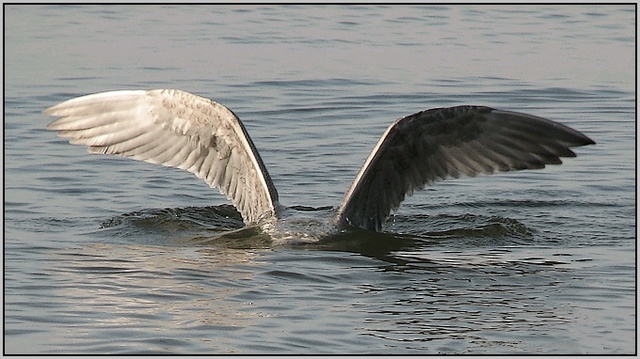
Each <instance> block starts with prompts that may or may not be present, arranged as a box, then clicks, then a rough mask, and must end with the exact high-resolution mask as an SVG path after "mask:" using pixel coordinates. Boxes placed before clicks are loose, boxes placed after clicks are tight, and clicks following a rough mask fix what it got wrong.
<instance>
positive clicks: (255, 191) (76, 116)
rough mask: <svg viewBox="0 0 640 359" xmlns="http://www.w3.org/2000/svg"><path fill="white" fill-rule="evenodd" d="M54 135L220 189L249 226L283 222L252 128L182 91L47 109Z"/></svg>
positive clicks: (111, 95)
mask: <svg viewBox="0 0 640 359" xmlns="http://www.w3.org/2000/svg"><path fill="white" fill-rule="evenodd" d="M45 113H46V114H49V115H53V116H59V117H61V118H59V119H57V120H56V121H54V122H52V123H51V124H49V126H48V127H47V128H48V129H50V130H55V131H58V133H59V135H60V136H62V137H66V138H69V142H70V143H72V144H78V145H85V146H88V150H89V152H91V153H103V154H113V155H117V156H123V157H128V158H132V159H136V160H139V161H144V162H149V163H155V164H161V165H164V166H169V167H175V168H180V169H184V170H187V171H189V172H191V173H194V174H195V175H196V176H197V177H198V178H201V179H203V180H204V181H205V182H207V184H209V186H211V187H218V188H219V189H220V192H221V193H222V194H224V195H226V196H227V197H228V198H229V199H230V200H231V202H232V203H233V204H234V205H235V206H236V208H237V209H238V211H239V212H240V213H241V214H242V217H243V218H244V220H245V222H246V223H255V222H257V221H258V220H259V219H261V218H262V217H264V216H268V215H275V212H276V207H277V206H278V193H277V191H276V189H275V187H274V186H273V183H272V181H271V178H270V176H269V173H268V172H267V171H266V168H265V166H264V163H263V162H262V159H261V158H260V156H259V154H258V152H257V151H256V149H255V146H254V144H253V142H252V141H251V138H250V137H249V135H248V133H247V132H246V129H245V128H244V125H243V124H242V122H241V121H240V119H238V117H237V116H236V115H235V114H234V113H233V112H232V111H231V110H229V109H228V108H226V107H224V106H222V105H221V104H218V103H216V102H214V101H211V100H208V99H205V98H202V97H199V96H196V95H193V94H190V93H188V92H184V91H180V90H150V91H110V92H102V93H98V94H93V95H87V96H82V97H77V98H74V99H71V100H68V101H65V102H63V103H61V104H58V105H55V106H53V107H50V108H48V109H47V110H45Z"/></svg>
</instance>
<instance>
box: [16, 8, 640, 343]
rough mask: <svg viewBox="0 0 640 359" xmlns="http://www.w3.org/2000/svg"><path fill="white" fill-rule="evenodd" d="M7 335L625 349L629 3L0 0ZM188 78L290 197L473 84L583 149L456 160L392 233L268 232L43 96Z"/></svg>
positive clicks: (333, 201) (467, 100) (459, 100)
mask: <svg viewBox="0 0 640 359" xmlns="http://www.w3.org/2000/svg"><path fill="white" fill-rule="evenodd" d="M5 21H6V22H5V73H4V74H5V94H4V96H5V98H4V99H5V118H4V121H5V122H4V161H5V162H4V165H5V167H4V169H5V172H4V179H5V182H4V196H5V197H4V210H5V211H4V215H5V219H4V235H5V241H4V304H5V305H4V351H5V353H7V354H9V353H33V354H53V353H56V354H58V353H61V354H68V353H80V354H99V353H117V354H122V353H124V354H135V353H144V354H153V353H161V354H165V353H167V354H168V353H182V354H189V353H208V354H221V353H265V354H270V353H276V354H283V353H284V354H287V353H289V354H301V353H319V354H321V353H345V354H346V353H358V354H363V353H393V354H436V353H447V354H500V353H514V354H526V353H544V354H559V353H567V354H584V353H598V354H629V353H635V352H636V286H635V284H636V259H635V251H636V224H635V221H636V210H635V201H636V186H635V136H636V132H635V116H636V113H635V98H636V97H635V96H636V95H635V79H636V78H635V72H634V71H635V41H636V39H635V6H634V5H629V6H584V5H582V6H498V7H497V6H424V7H409V6H397V7H396V6H382V7H379V6H349V7H343V6H330V7H323V6H288V7H271V6H264V7H263V6H260V7H258V6H240V7H219V6H215V7H209V6H206V7H176V6H154V7H151V6H143V7H137V6H133V7H132V6H126V7H124V6H5ZM148 88H180V89H184V90H187V91H190V92H193V93H196V94H199V95H202V96H205V97H208V98H212V99H215V100H216V101H219V102H221V103H223V104H225V105H227V106H228V107H230V108H231V109H233V110H234V111H235V112H236V113H237V114H238V115H239V116H240V118H241V119H243V121H244V123H245V125H246V127H247V129H248V131H249V133H250V134H251V136H252V138H253V141H254V142H255V144H256V147H257V148H258V149H259V151H260V154H261V156H262V158H263V160H264V162H265V164H266V166H267V168H268V169H269V171H270V173H271V176H272V178H273V180H274V183H275V185H276V186H277V188H278V190H279V193H280V198H281V202H282V203H283V204H284V205H288V206H293V205H302V206H308V207H313V208H318V210H315V211H308V213H309V214H310V215H318V216H322V215H325V214H326V213H328V211H327V210H326V209H324V208H323V207H326V206H335V205H338V204H339V203H340V200H341V199H342V196H343V194H344V192H345V191H346V190H347V188H348V187H349V185H350V183H351V181H352V180H353V178H354V177H355V175H356V173H357V171H358V169H359V167H360V166H361V164H362V163H363V161H364V160H365V158H366V157H367V155H368V153H369V151H370V150H371V148H372V147H373V145H374V144H375V143H376V141H377V140H378V138H379V136H380V135H381V134H382V133H383V132H384V130H385V129H386V127H387V126H388V125H389V124H390V123H391V122H392V121H393V120H395V119H396V118H398V117H401V116H404V115H408V114H411V113H414V112H417V111H420V110H424V109H428V108H432V107H440V106H450V105H459V104H482V105H488V106H492V107H496V108H500V109H505V110H514V111H522V112H526V113H531V114H534V115H538V116H543V117H547V118H550V119H553V120H556V121H559V122H562V123H564V124H566V125H569V126H571V127H574V128H576V129H578V130H580V131H582V132H584V133H585V134H587V135H588V136H590V137H591V138H593V139H594V140H595V141H596V142H597V145H595V146H588V147H583V148H578V149H576V152H577V154H578V157H577V158H572V159H566V160H565V161H564V164H563V165H561V166H549V167H547V168H546V169H544V170H538V171H523V172H517V173H508V174H500V175H494V176H484V177H482V176H481V177H476V178H471V179H468V178H467V179H459V180H452V181H446V182H441V183H438V184H436V185H435V186H433V187H429V188H426V189H425V190H424V191H421V192H417V193H415V195H414V196H413V197H410V198H409V199H408V200H407V201H406V202H405V203H404V204H403V205H402V206H401V207H400V209H399V210H398V212H397V213H396V214H395V215H394V216H393V217H392V218H391V219H390V221H389V223H388V224H387V225H386V227H385V228H384V233H380V234H375V233H369V232H356V233H347V234H344V235H341V236H336V237H333V238H329V239H326V240H324V241H321V242H319V243H315V244H305V245H286V244H285V245H276V244H273V243H272V242H271V241H270V240H269V238H268V237H267V236H266V235H264V234H262V233H260V232H258V231H255V230H240V228H242V221H241V219H240V217H239V215H238V214H237V213H236V212H235V211H234V210H233V208H232V207H230V206H229V203H228V201H227V200H226V199H225V198H224V197H223V196H221V195H220V194H219V193H218V192H217V191H216V190H212V189H210V188H209V187H208V186H207V185H206V184H204V183H203V182H201V181H200V180H198V179H197V178H196V177H195V176H193V175H192V174H189V173H186V172H184V173H183V172H182V171H180V170H174V169H171V168H164V167H160V166H154V165H150V164H145V163H138V162H135V161H132V160H128V159H122V158H115V157H108V156H97V155H89V154H87V153H86V150H85V149H84V148H82V147H79V146H71V145H69V144H67V143H66V142H65V141H64V140H63V139H60V138H58V137H56V134H55V133H53V132H51V131H47V130H46V129H45V126H46V125H47V124H48V123H49V122H50V121H51V120H52V118H48V117H47V116H44V115H43V114H42V113H41V111H42V110H43V109H44V108H46V107H48V106H51V105H53V104H55V103H58V102H60V101H63V100H66V99H68V98H71V97H75V96H80V95H84V94H88V93H94V92H100V91H107V90H115V89H148Z"/></svg>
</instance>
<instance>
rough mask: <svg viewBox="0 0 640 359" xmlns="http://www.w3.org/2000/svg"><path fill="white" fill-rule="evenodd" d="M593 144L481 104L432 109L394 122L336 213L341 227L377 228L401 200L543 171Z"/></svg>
mask: <svg viewBox="0 0 640 359" xmlns="http://www.w3.org/2000/svg"><path fill="white" fill-rule="evenodd" d="M593 143H595V142H593V141H592V140H591V139H589V138H588V137H586V136H585V135H583V134H582V133H580V132H578V131H575V130H573V129H571V128H569V127H567V126H564V125H561V124H559V123H556V122H553V121H550V120H547V119H544V118H541V117H536V116H532V115H527V114H522V113H517V112H509V111H500V110H494V109H492V108H489V107H480V106H457V107H450V108H438V109H431V110H426V111H422V112H418V113H416V114H413V115H410V116H407V117H404V118H401V119H399V120H397V121H396V122H394V123H393V124H391V126H389V128H387V130H386V131H385V133H384V134H383V135H382V137H381V138H380V140H379V141H378V143H377V144H376V146H375V147H374V149H373V151H372V152H371V154H370V155H369V157H368V158H367V160H366V161H365V163H364V165H363V166H362V168H361V170H360V172H359V173H358V175H357V176H356V178H355V180H354V182H353V184H352V185H351V187H350V188H349V190H348V191H347V193H346V194H345V197H344V199H343V201H342V204H341V205H340V207H339V209H338V220H339V222H340V223H343V224H348V225H353V226H357V227H361V228H364V229H370V230H380V229H381V227H382V225H383V224H384V222H385V221H386V220H387V218H388V216H389V214H390V213H391V211H393V210H395V209H396V208H398V206H399V205H400V203H401V202H402V201H403V200H404V198H405V196H406V195H410V194H411V193H413V191H414V190H417V189H421V188H423V187H424V185H431V184H433V183H435V182H436V181H441V180H444V179H447V178H458V177H460V175H466V176H475V175H476V174H492V173H496V172H505V171H515V170H523V169H538V168H544V167H545V165H547V164H560V163H562V161H561V160H560V157H575V153H574V152H573V151H571V150H570V147H576V146H584V145H589V144H593Z"/></svg>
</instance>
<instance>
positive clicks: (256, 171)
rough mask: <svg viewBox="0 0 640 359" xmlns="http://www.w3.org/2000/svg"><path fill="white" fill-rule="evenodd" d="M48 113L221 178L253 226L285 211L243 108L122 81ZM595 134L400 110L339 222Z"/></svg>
mask: <svg viewBox="0 0 640 359" xmlns="http://www.w3.org/2000/svg"><path fill="white" fill-rule="evenodd" d="M44 113H45V114H47V115H51V116H56V117H59V118H58V119H56V120H54V121H53V122H51V123H50V124H49V125H48V126H47V128H48V129H49V130H53V131H57V132H58V135H59V136H61V137H64V138H67V139H69V143H71V144H76V145H85V146H87V148H88V151H89V152H90V153H96V154H110V155H116V156H122V157H127V158H131V159H134V160H138V161H144V162H148V163H154V164H159V165H163V166H168V167H175V168H180V169H183V170H186V171H189V172H191V173H193V174H195V175H196V176H197V177H198V178H200V179H202V180H204V181H205V182H206V183H207V184H208V185H209V186H210V187H212V188H218V189H219V191H220V193H221V194H223V195H225V196H226V197H227V198H228V199H229V200H230V201H231V202H232V204H233V205H234V206H235V208H236V209H237V210H238V212H239V213H240V214H241V216H242V219H243V222H244V224H245V225H246V226H253V225H257V226H259V225H261V224H262V223H273V222H274V221H279V220H280V219H281V218H282V217H285V216H286V214H287V213H289V212H290V211H288V210H287V209H288V208H287V207H285V206H283V205H281V204H280V203H279V199H278V192H277V190H276V187H275V186H274V184H273V181H272V179H271V176H270V175H269V172H268V171H267V168H266V166H265V164H264V162H263V161H262V159H261V157H260V155H259V153H258V151H257V149H256V146H255V145H254V143H253V141H252V140H251V137H250V136H249V133H248V132H247V129H246V128H245V126H244V124H243V123H242V121H240V119H239V117H238V116H237V115H236V114H235V113H234V112H233V111H232V110H230V109H229V108H227V107H226V106H224V105H222V104H220V103H218V102H215V101H213V100H210V99H207V98H204V97H201V96H198V95H195V94H192V93H189V92H186V91H183V90H178V89H152V90H117V91H107V92H100V93H95V94H90V95H85V96H80V97H76V98H72V99H69V100H67V101H64V102H62V103H59V104H57V105H54V106H52V107H49V108H47V109H46V110H44ZM592 144H595V142H594V141H593V140H592V139H590V138H589V137H587V136H586V135H584V134H583V133H581V132H579V131H577V130H574V129H572V128H570V127H568V126H566V125H563V124H560V123H558V122H555V121H552V120H548V119H545V118H542V117H537V116H534V115H529V114H525V113H520V112H512V111H503V110H498V109H494V108H491V107H487V106H476V105H459V106H454V107H439V108H432V109H428V110H424V111H420V112H417V113H414V114H412V115H408V116H405V117H401V118H399V119H397V120H396V121H394V122H393V123H391V125H389V127H388V128H387V129H386V131H385V132H384V133H383V134H382V136H381V137H380V139H379V140H378V142H377V143H376V145H375V146H374V148H373V150H372V151H371V153H370V154H369V156H368V157H367V159H366V161H365V162H364V164H363V165H362V167H361V168H360V171H359V172H358V173H357V175H356V177H355V179H354V181H353V183H352V184H351V187H349V189H348V190H347V191H346V193H345V195H344V198H343V199H342V202H341V203H340V204H339V206H337V207H335V211H333V212H332V215H331V216H332V218H331V222H332V224H333V225H334V226H336V227H339V228H357V229H363V230H368V231H378V232H379V231H381V230H382V229H383V226H384V224H385V222H386V221H387V220H388V218H389V217H390V215H391V213H392V212H393V211H395V210H396V209H398V207H399V206H400V204H401V203H402V201H403V200H404V199H405V197H406V196H408V195H411V194H413V192H414V191H416V190H420V189H423V188H424V187H425V186H431V185H433V184H434V183H435V182H438V181H442V180H446V179H451V178H458V177H461V176H467V177H474V176H476V175H478V174H485V175H490V174H494V173H498V172H507V171H518V170H525V169H541V168H544V167H545V166H546V165H558V164H561V163H562V161H561V159H560V158H561V157H576V154H575V153H574V152H573V151H572V150H571V148H573V147H579V146H585V145H592Z"/></svg>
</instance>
